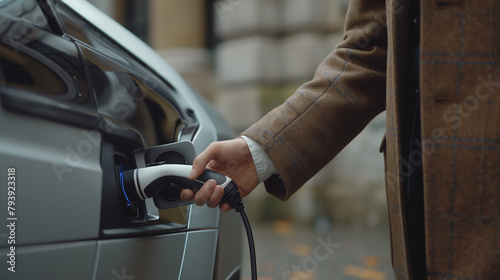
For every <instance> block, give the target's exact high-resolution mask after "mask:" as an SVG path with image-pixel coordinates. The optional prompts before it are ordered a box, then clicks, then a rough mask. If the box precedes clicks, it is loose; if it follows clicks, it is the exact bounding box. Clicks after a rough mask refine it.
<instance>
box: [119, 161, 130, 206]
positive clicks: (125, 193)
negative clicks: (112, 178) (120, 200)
mask: <svg viewBox="0 0 500 280" xmlns="http://www.w3.org/2000/svg"><path fill="white" fill-rule="evenodd" d="M124 169H125V168H124V166H123V165H120V185H121V186H122V191H123V194H124V195H125V199H126V200H127V206H130V199H129V198H128V196H127V192H125V185H124V184H123V171H124Z"/></svg>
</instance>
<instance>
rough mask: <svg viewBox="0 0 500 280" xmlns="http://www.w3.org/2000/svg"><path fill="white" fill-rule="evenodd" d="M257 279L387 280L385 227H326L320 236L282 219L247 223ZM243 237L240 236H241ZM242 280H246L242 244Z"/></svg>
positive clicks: (246, 257) (246, 261) (247, 270)
mask: <svg viewBox="0 0 500 280" xmlns="http://www.w3.org/2000/svg"><path fill="white" fill-rule="evenodd" d="M252 230H253V234H254V238H255V243H256V244H255V246H256V251H257V267H258V275H259V277H258V279H259V280H273V279H276V280H278V279H279V280H282V279H283V280H299V279H300V280H306V279H341V280H356V279H364V280H392V279H394V275H393V273H392V268H391V263H390V262H391V260H390V246H389V232H388V230H387V228H386V227H380V228H371V229H356V228H353V227H346V226H335V225H334V226H332V227H331V228H330V229H328V230H324V231H323V232H317V231H315V230H314V229H313V228H309V227H304V226H298V225H294V224H291V223H289V222H286V221H278V222H274V223H269V224H258V223H255V224H252ZM245 238H246V237H245ZM244 249H245V250H244V255H243V264H244V267H243V277H242V279H244V280H249V279H250V261H249V254H248V244H247V241H246V239H245V241H244Z"/></svg>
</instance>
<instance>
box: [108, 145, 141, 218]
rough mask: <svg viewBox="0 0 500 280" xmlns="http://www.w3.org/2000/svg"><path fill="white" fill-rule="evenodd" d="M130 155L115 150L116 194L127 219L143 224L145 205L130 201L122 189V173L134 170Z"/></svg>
mask: <svg viewBox="0 0 500 280" xmlns="http://www.w3.org/2000/svg"><path fill="white" fill-rule="evenodd" d="M131 159H132V157H131V155H129V154H127V153H124V152H122V151H119V150H117V149H115V174H116V175H117V178H116V179H117V182H118V184H117V185H118V189H119V190H118V192H119V196H120V200H121V202H122V205H123V207H124V209H125V213H126V215H127V217H128V218H129V219H130V220H131V221H134V222H143V221H144V219H145V218H144V217H145V205H144V202H143V201H131V200H130V199H129V197H128V195H127V193H126V192H125V188H124V187H123V172H124V171H126V170H130V169H134V168H135V164H134V162H133V161H132V160H131Z"/></svg>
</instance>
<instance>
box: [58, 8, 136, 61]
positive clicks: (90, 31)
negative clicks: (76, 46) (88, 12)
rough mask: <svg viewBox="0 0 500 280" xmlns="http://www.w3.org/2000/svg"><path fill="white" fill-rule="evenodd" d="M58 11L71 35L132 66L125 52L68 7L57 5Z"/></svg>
mask: <svg viewBox="0 0 500 280" xmlns="http://www.w3.org/2000/svg"><path fill="white" fill-rule="evenodd" d="M56 10H57V12H58V14H59V16H60V17H61V20H62V21H63V23H64V25H65V27H66V31H67V32H68V34H69V35H71V36H73V37H74V38H75V39H78V40H80V41H81V42H83V43H85V44H87V45H89V46H92V47H94V48H95V49H97V50H99V51H100V52H101V53H103V54H105V55H107V56H109V57H111V58H113V59H115V60H118V61H120V62H122V63H124V64H126V65H130V62H129V61H128V60H127V59H125V57H127V56H128V55H127V54H126V53H125V52H124V51H122V50H121V49H119V48H118V47H117V46H115V44H113V43H112V42H111V41H110V40H109V39H108V38H106V37H105V36H104V35H103V34H101V33H100V32H99V31H97V30H95V29H94V28H92V26H91V25H89V24H87V23H86V22H85V21H83V20H82V19H81V18H80V17H79V16H78V15H76V14H75V13H73V12H72V11H71V10H70V9H68V8H67V7H66V6H64V5H61V4H59V3H56Z"/></svg>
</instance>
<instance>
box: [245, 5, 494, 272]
mask: <svg viewBox="0 0 500 280" xmlns="http://www.w3.org/2000/svg"><path fill="white" fill-rule="evenodd" d="M408 10H409V8H408V1H406V0H400V1H398V0H388V1H387V7H386V1H384V0H351V1H350V8H349V11H348V15H347V20H346V32H345V36H344V40H343V42H342V43H341V44H339V45H338V46H337V47H336V49H335V50H334V51H332V53H330V55H329V56H328V57H326V58H325V60H324V61H323V62H322V63H321V65H320V66H319V67H318V70H317V72H316V74H315V76H314V78H313V80H311V81H310V82H308V83H305V84H304V85H302V86H301V87H300V88H299V89H298V90H297V92H296V93H295V94H294V95H293V96H292V97H290V98H289V99H288V100H287V101H286V102H285V103H284V104H283V105H281V106H279V107H278V108H276V109H275V110H273V111H272V112H270V113H269V114H267V115H266V116H265V117H264V118H263V119H262V120H260V121H259V122H257V123H256V124H254V125H253V126H251V127H250V128H249V129H248V130H246V131H245V132H244V133H243V134H244V135H247V136H249V137H250V138H252V139H254V140H256V141H257V142H259V143H260V144H262V145H263V146H264V148H265V151H266V153H267V154H268V156H269V157H270V158H271V160H272V161H273V163H274V164H275V166H276V169H277V170H278V172H279V174H280V177H279V178H278V177H276V176H274V177H271V178H270V179H269V180H268V181H266V189H267V190H268V192H269V193H271V194H273V195H275V196H276V197H278V198H280V199H282V200H286V199H288V198H289V197H290V196H291V195H292V194H293V193H294V192H295V191H296V190H297V189H299V188H300V187H301V186H302V185H303V184H304V183H305V182H306V181H307V180H308V179H310V178H311V177H312V176H313V175H314V174H315V173H316V172H318V171H319V170H320V169H321V168H322V167H323V166H324V165H326V164H327V163H328V162H329V161H330V160H331V159H332V158H333V157H334V156H335V155H336V154H337V153H338V152H339V151H340V150H341V149H343V148H344V147H345V146H346V145H347V144H348V143H349V141H351V140H352V139H353V138H354V137H355V136H356V135H357V134H358V133H359V132H360V131H361V130H362V129H363V128H364V127H365V125H366V124H367V123H368V122H369V121H370V120H371V119H372V118H373V117H374V116H376V115H377V114H378V113H380V112H381V111H383V110H384V109H386V110H387V131H386V137H385V139H384V141H383V143H382V146H381V151H383V152H384V157H385V162H386V185H387V198H388V209H389V220H390V231H391V247H392V261H393V267H394V271H395V275H396V277H397V279H408V278H409V276H408V275H409V273H410V271H411V267H410V266H409V263H408V261H407V258H408V256H407V248H408V244H407V238H406V226H405V224H406V223H409V222H411V221H406V220H405V219H404V215H403V213H404V212H403V211H404V210H405V209H404V203H402V190H403V188H405V187H406V185H405V184H406V177H407V175H408V172H407V167H408V166H412V165H413V166H416V165H423V172H424V198H425V199H424V203H425V233H426V234H425V239H426V261H427V275H428V279H500V1H496V0H421V24H420V28H421V36H420V45H421V59H420V67H421V69H420V75H421V76H420V88H421V91H420V92H421V99H420V100H421V115H422V118H421V120H422V142H423V143H422V147H423V150H422V153H421V155H420V156H421V157H419V156H418V155H417V156H415V157H414V158H413V159H410V161H409V162H405V161H404V160H401V159H402V157H401V145H402V143H403V141H409V139H402V137H401V133H400V132H401V124H402V123H403V121H402V117H403V116H404V114H405V112H404V109H403V108H404V107H403V103H404V100H405V96H406V95H407V94H408V93H407V87H406V85H407V82H406V79H407V78H408V75H407V70H408V63H407V58H408V32H409V31H408V29H409V24H408V22H409V20H408V19H409V16H408ZM374 141H375V140H374ZM421 158H422V159H421ZM356 172H362V171H361V170H353V175H355V174H356Z"/></svg>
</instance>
